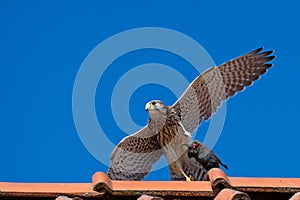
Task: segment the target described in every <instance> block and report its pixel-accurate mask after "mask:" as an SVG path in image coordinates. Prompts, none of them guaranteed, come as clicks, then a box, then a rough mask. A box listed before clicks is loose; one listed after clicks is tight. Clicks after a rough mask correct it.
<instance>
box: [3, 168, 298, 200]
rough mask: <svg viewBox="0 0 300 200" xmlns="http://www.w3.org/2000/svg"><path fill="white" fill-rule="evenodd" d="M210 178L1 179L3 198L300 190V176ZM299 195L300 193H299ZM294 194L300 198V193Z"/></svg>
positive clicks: (281, 194) (267, 195) (241, 195)
mask: <svg viewBox="0 0 300 200" xmlns="http://www.w3.org/2000/svg"><path fill="white" fill-rule="evenodd" d="M208 173H209V180H208V181H193V182H185V181H118V180H111V179H109V177H108V176H107V175H106V174H105V173H103V172H97V173H95V174H94V175H93V177H92V182H91V183H11V182H0V199H20V198H22V199H31V198H33V197H34V199H45V198H48V199H54V198H56V197H58V196H60V195H64V196H68V197H80V198H83V199H137V198H139V197H140V196H142V195H150V196H159V197H161V198H163V199H165V200H167V199H178V198H180V199H182V200H184V199H199V198H200V197H201V199H216V200H221V199H222V200H223V199H250V198H251V199H289V198H291V197H292V196H293V195H295V193H297V192H300V178H242V177H228V176H227V175H226V174H225V172H224V171H222V170H221V169H218V168H213V169H211V170H210V171H209V172H208ZM297 195H298V196H297ZM297 195H295V197H293V198H294V199H293V200H295V199H300V198H299V196H300V193H299V194H297Z"/></svg>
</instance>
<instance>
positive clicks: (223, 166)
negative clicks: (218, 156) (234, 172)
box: [220, 162, 228, 170]
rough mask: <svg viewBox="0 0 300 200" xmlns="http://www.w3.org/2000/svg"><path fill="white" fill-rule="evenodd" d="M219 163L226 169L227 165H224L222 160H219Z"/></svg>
mask: <svg viewBox="0 0 300 200" xmlns="http://www.w3.org/2000/svg"><path fill="white" fill-rule="evenodd" d="M220 165H222V166H223V167H224V168H225V169H227V170H228V166H227V165H225V164H224V163H222V162H220Z"/></svg>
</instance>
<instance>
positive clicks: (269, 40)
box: [0, 0, 300, 182]
mask: <svg viewBox="0 0 300 200" xmlns="http://www.w3.org/2000/svg"><path fill="white" fill-rule="evenodd" d="M296 4H297V3H296V2H293V1H284V2H274V1H272V2H271V1H263V2H262V1H257V0H254V1H251V4H250V3H249V2H247V3H244V2H241V1H230V2H229V1H226V2H204V1H189V2H186V1H151V2H141V1H130V3H129V1H126V2H125V1H110V2H109V3H108V2H107V3H101V2H100V1H89V2H88V3H87V2H83V1H81V2H74V1H56V2H53V1H26V2H25V1H5V2H4V1H1V3H0V24H1V31H0V36H1V48H0V51H1V54H0V70H1V72H0V85H1V98H0V109H1V112H0V133H1V139H0V152H1V167H0V169H1V170H0V181H20V182H90V181H91V176H92V175H93V173H95V172H96V171H106V170H107V166H105V165H103V164H102V163H101V162H99V161H98V160H97V159H96V158H95V157H93V156H92V155H91V154H90V153H89V151H88V150H87V149H86V148H85V146H84V145H83V143H82V142H81V140H80V137H79V135H78V133H77V130H76V127H75V124H74V120H73V114H72V92H73V85H74V81H75V78H76V74H77V72H78V70H79V68H80V66H81V64H82V62H83V61H84V59H85V58H86V57H87V56H88V54H89V53H90V52H91V51H92V50H93V49H94V48H95V47H96V46H97V45H98V44H100V43H101V42H102V41H104V40H106V39H107V38H109V37H111V36H113V35H115V34H118V33H120V32H123V31H126V30H130V29H134V28H140V27H162V28H168V29H172V30H175V31H178V32H181V33H183V34H185V35H187V36H189V37H191V38H193V39H194V40H195V41H197V42H198V43H199V44H201V45H202V46H203V47H204V48H205V49H206V51H207V52H208V53H209V54H210V56H211V57H212V58H213V60H214V62H215V63H216V64H217V65H218V64H221V63H223V62H225V61H227V60H229V59H232V58H234V57H236V56H239V55H242V54H243V53H246V52H248V51H250V50H253V49H255V48H258V47H260V46H265V48H266V49H268V50H269V49H274V50H275V55H276V56H277V58H276V60H275V61H274V62H273V63H274V67H273V68H272V69H270V70H269V71H268V73H267V74H266V75H264V76H263V77H262V78H261V79H260V80H259V81H257V82H255V83H254V85H253V86H251V87H250V88H247V89H246V90H245V91H244V92H243V93H240V94H238V95H236V96H235V97H234V98H232V99H230V100H229V102H228V103H227V112H226V120H225V125H224V127H223V130H222V134H221V136H220V138H219V140H218V142H217V144H216V145H215V146H214V148H213V150H214V151H215V152H216V153H217V154H218V155H219V157H221V158H222V160H223V162H224V163H226V164H227V165H228V166H229V170H228V171H227V173H228V175H230V176H252V177H300V171H299V170H296V168H295V167H296V166H298V165H299V164H300V163H299V159H298V157H299V155H298V154H299V148H298V143H299V139H300V131H299V128H298V125H299V116H298V113H299V111H300V109H299V107H298V102H299V86H300V84H299V77H298V74H299V73H300V67H299V66H298V57H299V55H298V54H299V52H298V51H299V50H298V48H299V46H300V39H299V35H300V20H299V19H300V14H299V12H298V8H299V5H296ZM152 62H156V63H162V64H165V65H168V66H171V67H173V68H175V69H176V70H178V71H181V72H182V73H185V76H186V78H187V79H188V80H189V81H191V80H193V78H195V77H196V76H197V75H198V74H197V71H195V70H193V69H192V67H191V66H190V64H189V63H188V62H186V61H185V60H184V59H181V58H180V57H178V56H176V55H174V54H172V53H168V52H164V51H159V50H153V49H148V50H140V51H135V52H131V53H128V54H126V55H123V56H121V57H120V58H118V59H117V60H116V61H115V62H114V63H112V64H111V66H109V68H108V69H107V71H106V72H105V74H104V75H103V77H102V78H101V79H100V82H99V83H100V84H102V85H101V87H100V85H98V87H97V92H96V95H95V100H96V102H95V108H96V112H97V116H98V117H99V119H102V121H101V120H99V121H100V123H101V126H102V128H103V131H104V132H105V134H106V135H107V136H108V138H109V139H110V140H111V141H112V142H113V143H115V144H116V143H118V141H120V140H121V138H122V137H124V136H125V134H124V132H122V130H120V129H119V128H118V127H117V126H116V124H115V122H114V121H113V120H112V119H111V117H110V116H111V113H109V112H111V111H110V110H109V107H110V102H109V101H108V100H107V99H109V98H110V95H111V94H110V93H111V91H112V85H113V84H115V83H116V81H117V79H118V77H120V76H121V75H122V74H121V73H122V72H124V73H125V72H126V71H128V70H130V69H131V68H132V67H134V66H136V65H141V64H145V63H152ZM120 66H124V68H121V67H120ZM120 69H122V70H120ZM153 98H155V99H156V98H159V99H162V100H164V101H165V102H166V103H168V104H171V103H172V102H174V101H175V100H176V98H175V96H174V95H173V94H172V93H171V92H170V90H168V88H166V87H163V86H159V85H157V84H148V85H145V86H142V87H140V88H139V89H138V90H136V91H135V92H134V94H133V95H132V96H131V99H130V104H129V106H128V109H129V110H130V114H131V116H132V118H133V120H134V121H135V122H136V123H137V124H139V125H141V126H142V125H145V124H146V123H147V118H148V116H147V113H146V112H145V111H144V104H145V103H146V102H147V101H148V100H150V99H153ZM103 116H108V117H103ZM208 124H209V123H206V124H203V127H200V130H199V131H198V133H197V136H198V135H199V136H198V137H199V139H201V138H203V136H202V135H201V131H205V130H206V128H207V126H208ZM102 145H103V144H99V146H102ZM101 150H102V151H103V153H104V154H107V157H109V156H110V153H111V152H109V151H108V150H106V149H105V148H103V149H101ZM168 177H169V175H168V170H167V169H161V170H159V171H156V172H154V173H151V174H150V176H149V177H148V179H152V180H156V179H157V180H167V179H168Z"/></svg>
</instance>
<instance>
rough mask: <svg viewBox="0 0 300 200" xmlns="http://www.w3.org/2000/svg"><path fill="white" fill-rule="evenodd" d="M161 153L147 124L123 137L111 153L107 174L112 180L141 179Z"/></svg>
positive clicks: (155, 138)
mask: <svg viewBox="0 0 300 200" xmlns="http://www.w3.org/2000/svg"><path fill="white" fill-rule="evenodd" d="M161 155H162V150H161V148H160V146H159V144H158V141H157V136H156V135H153V134H151V131H150V130H149V128H148V126H146V127H144V128H143V129H141V130H140V131H138V132H137V133H135V134H133V135H130V136H127V137H125V138H124V139H123V140H122V141H121V142H120V143H119V144H118V145H117V146H116V148H115V149H114V151H113V153H112V155H111V165H110V167H109V169H108V173H107V174H108V176H109V177H110V178H111V179H114V180H141V179H143V178H144V177H145V176H146V175H147V174H148V173H149V172H150V171H151V169H152V166H153V164H154V163H156V162H157V161H158V160H159V158H160V157H161Z"/></svg>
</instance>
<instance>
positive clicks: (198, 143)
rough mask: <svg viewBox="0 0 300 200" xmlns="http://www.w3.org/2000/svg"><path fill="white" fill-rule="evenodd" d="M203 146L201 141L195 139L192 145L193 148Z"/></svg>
mask: <svg viewBox="0 0 300 200" xmlns="http://www.w3.org/2000/svg"><path fill="white" fill-rule="evenodd" d="M199 146H201V143H200V142H199V141H198V140H194V141H193V142H192V144H191V145H190V148H191V149H196V148H197V147H199Z"/></svg>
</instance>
